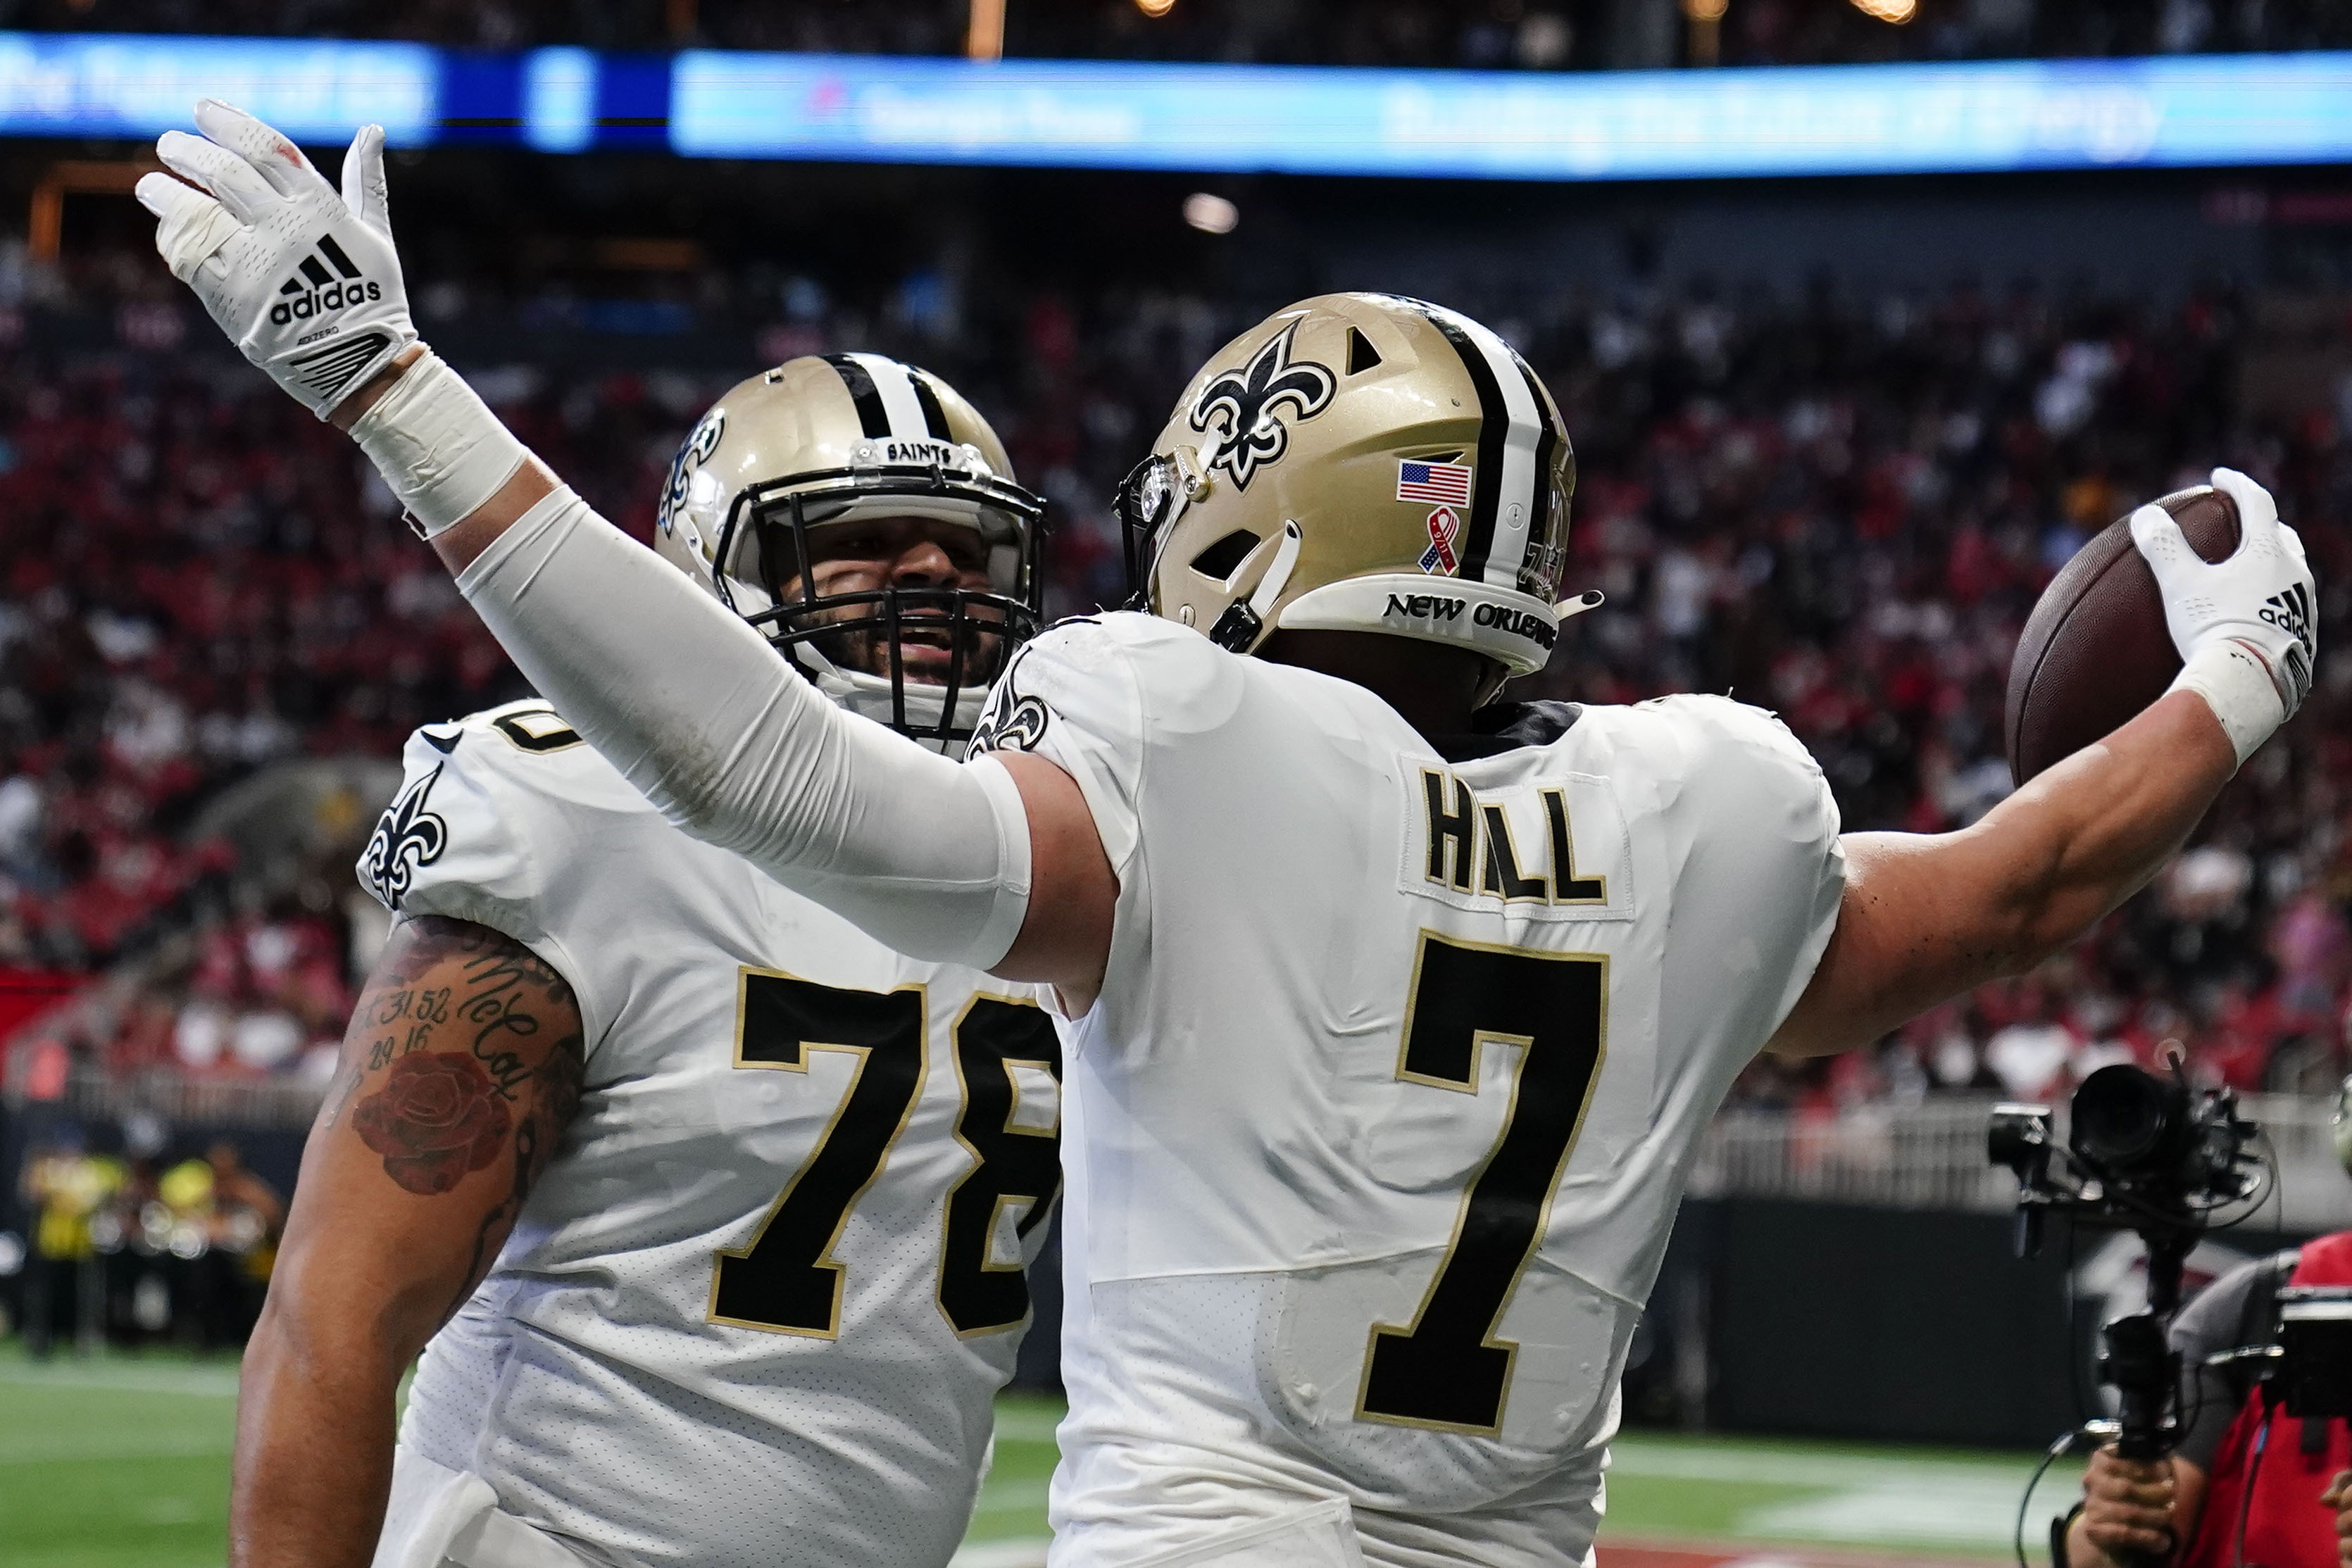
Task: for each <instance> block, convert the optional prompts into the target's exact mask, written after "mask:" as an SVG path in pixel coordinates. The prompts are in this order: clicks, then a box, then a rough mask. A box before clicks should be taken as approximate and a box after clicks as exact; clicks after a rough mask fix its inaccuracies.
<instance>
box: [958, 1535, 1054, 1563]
mask: <svg viewBox="0 0 2352 1568" xmlns="http://www.w3.org/2000/svg"><path fill="white" fill-rule="evenodd" d="M1050 1544H1051V1542H1045V1541H992V1542H988V1543H986V1544H985V1545H982V1546H967V1547H965V1548H964V1549H963V1550H962V1551H961V1552H957V1553H956V1554H955V1556H954V1557H952V1558H950V1560H949V1562H948V1568H1045V1548H1046V1547H1047V1546H1048V1545H1050Z"/></svg>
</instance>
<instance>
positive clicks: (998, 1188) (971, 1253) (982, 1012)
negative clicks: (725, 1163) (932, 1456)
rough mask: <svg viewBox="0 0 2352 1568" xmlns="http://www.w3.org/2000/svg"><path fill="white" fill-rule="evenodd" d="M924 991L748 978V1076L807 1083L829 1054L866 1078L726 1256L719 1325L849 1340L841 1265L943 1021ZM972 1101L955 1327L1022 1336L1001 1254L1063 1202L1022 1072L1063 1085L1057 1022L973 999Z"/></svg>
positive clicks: (947, 1276) (950, 1315)
mask: <svg viewBox="0 0 2352 1568" xmlns="http://www.w3.org/2000/svg"><path fill="white" fill-rule="evenodd" d="M927 1008H928V994H927V993H926V992H925V990H924V988H922V987H920V986H905V987H901V988H899V989H898V990H895V991H855V990H845V989H842V988H838V987H835V986H820V985H818V984H816V983H814V981H810V980H802V979H795V978H794V977H792V976H789V975H778V974H772V973H767V972H764V971H761V970H757V969H746V970H745V971H744V972H743V977H742V991H741V1000H740V1010H739V1013H738V1016H737V1019H736V1028H737V1047H736V1063H737V1065H738V1066H741V1067H755V1068H768V1069H772V1070H776V1069H781V1070H782V1071H787V1072H805V1071H808V1066H809V1061H810V1060H811V1059H812V1057H813V1056H814V1054H815V1053H816V1052H818V1051H844V1052H847V1053H848V1054H850V1055H852V1056H855V1057H856V1059H857V1064H856V1069H855V1071H853V1072H852V1073H851V1075H850V1081H849V1091H848V1092H847V1093H845V1095H843V1096H842V1101H841V1104H840V1106H839V1108H838V1109H836V1110H835V1112H834V1114H833V1121H832V1122H831V1124H829V1125H827V1126H826V1128H825V1130H824V1134H823V1135H821V1136H820V1137H819V1138H818V1140H817V1145H816V1149H815V1151H814V1153H813V1154H811V1155H809V1157H808V1160H807V1162H806V1163H805V1164H803V1166H801V1168H800V1169H799V1171H797V1172H796V1173H794V1175H793V1178H792V1180H791V1182H790V1183H788V1184H787V1185H786V1186H785V1187H784V1190H783V1192H782V1195H781V1196H779V1197H777V1199H776V1202H775V1205H774V1207H772V1208H770V1209H769V1210H768V1217H767V1218H766V1219H765V1220H763V1221H762V1222H761V1226H760V1229H759V1231H758V1233H757V1234H756V1235H754V1236H753V1237H752V1239H751V1246H750V1247H748V1248H746V1249H743V1250H741V1251H740V1252H737V1251H725V1252H720V1253H719V1255H718V1259H717V1261H716V1265H715V1268H714V1271H713V1275H712V1278H711V1282H710V1321H711V1322H719V1323H727V1324H730V1325H733V1326H735V1327H738V1328H756V1329H770V1330H774V1331H777V1332H780V1333H800V1334H813V1335H815V1336H818V1337H820V1338H824V1339H831V1338H833V1337H834V1336H835V1335H836V1334H838V1333H840V1332H841V1298H842V1291H843V1289H844V1279H843V1277H844V1274H845V1265H844V1264H841V1263H838V1262H836V1261H835V1260H834V1259H833V1255H832V1254H833V1249H834V1246H835V1243H836V1242H838V1241H839V1240H840V1239H841V1232H842V1229H843V1228H844V1227H845V1226H846V1225H847V1224H848V1223H849V1211H850V1209H851V1208H852V1207H855V1206H856V1202H857V1200H858V1198H859V1197H860V1196H861V1195H863V1194H864V1193H865V1191H866V1188H867V1187H869V1186H872V1185H873V1184H874V1180H875V1178H876V1177H877V1176H880V1175H881V1174H882V1167H883V1164H884V1162H885V1161H886V1160H887V1158H888V1157H889V1153H890V1146H891V1145H892V1144H894V1143H896V1142H897V1141H898V1134H900V1133H901V1132H903V1131H905V1130H906V1125H907V1122H908V1117H909V1116H910V1115H911V1114H912V1113H913V1112H914V1108H915V1102H916V1099H917V1097H918V1096H919V1094H920V1093H921V1091H922V1086H923V1079H924V1076H925V1074H926V1072H927V1071H928V1070H929V1061H928V1060H927V1058H928V1054H929V1043H928V1042H929V1039H930V1021H929V1018H928V1017H927V1016H926V1011H927ZM950 1033H951V1036H952V1038H953V1040H954V1042H955V1072H956V1076H957V1079H958V1081H959V1082H961V1085H962V1094H961V1105H960V1108H959V1110H958V1112H957V1116H956V1139H957V1141H958V1142H960V1143H961V1144H962V1145H964V1147H965V1148H966V1149H968V1150H969V1151H971V1155H972V1157H973V1160H974V1162H975V1164H974V1165H973V1167H972V1168H971V1170H969V1171H967V1172H966V1173H965V1174H964V1176H962V1178H961V1180H959V1181H958V1182H957V1183H956V1185H955V1186H954V1187H953V1188H952V1189H951V1190H950V1192H949V1194H948V1203H947V1218H946V1221H945V1223H944V1225H943V1227H942V1232H943V1233H942V1236H941V1244H940V1276H939V1303H940V1312H941V1313H942V1314H944V1315H945V1316H946V1318H947V1320H948V1322H950V1324H952V1325H953V1326H954V1328H955V1331H956V1333H958V1334H974V1333H989V1332H991V1331H992V1330H997V1329H1006V1328H1011V1327H1013V1325H1014V1324H1016V1323H1019V1322H1022V1321H1023V1320H1024V1318H1026V1317H1027V1316H1028V1315H1029V1285H1028V1281H1027V1279H1026V1277H1025V1276H1024V1273H1023V1271H1022V1270H1021V1268H1020V1267H1019V1265H1017V1264H1003V1263H996V1262H992V1261H991V1260H990V1258H989V1243H990V1239H991V1238H992V1237H993V1236H994V1235H995V1233H996V1230H997V1226H998V1217H999V1215H1000V1214H1001V1213H1002V1211H1003V1208H1004V1207H1005V1205H1007V1204H1009V1203H1021V1204H1025V1205H1026V1206H1027V1212H1025V1213H1024V1214H1023V1216H1022V1217H1021V1219H1020V1220H1019V1222H1018V1223H1017V1225H1016V1226H1015V1227H1014V1230H1015V1233H1016V1235H1017V1236H1019V1237H1021V1238H1024V1239H1025V1238H1026V1237H1027V1236H1028V1235H1029V1234H1030V1232H1031V1231H1032V1230H1034V1229H1035V1228H1036V1227H1037V1226H1039V1225H1041V1224H1043V1223H1044V1222H1045V1216H1046V1215H1047V1214H1048V1213H1049V1212H1050V1211H1051V1210H1052V1208H1053V1207H1054V1198H1055V1195H1056V1194H1057V1193H1058V1192H1059V1191H1060V1190H1061V1181H1062V1172H1061V1165H1060V1159H1059V1155H1058V1150H1057V1146H1056V1145H1057V1140H1056V1138H1055V1133H1054V1132H1053V1131H1052V1130H1051V1129H1038V1128H1031V1127H1025V1126H1021V1125H1017V1124H1014V1122H1013V1116H1014V1113H1015V1111H1016V1109H1017V1106H1018V1100H1019V1089H1018V1080H1017V1079H1016V1078H1015V1077H1014V1075H1013V1068H1014V1067H1015V1066H1026V1067H1031V1068H1035V1069H1038V1070H1041V1071H1045V1072H1049V1073H1052V1074H1053V1075H1054V1076H1055V1078H1057V1079H1058V1078H1059V1077H1060V1076H1061V1053H1060V1051H1059V1050H1058V1047H1057V1042H1056V1041H1055V1038H1054V1026H1053V1023H1052V1022H1051V1020H1049V1019H1047V1018H1046V1017H1045V1012H1044V1011H1043V1010H1042V1009H1038V1008H1036V1007H1034V1006H1031V1005H1030V1004H1028V1003H1025V1002H1013V1001H1007V1000H1005V999H1004V998H1000V997H974V998H972V999H971V1003H970V1004H969V1005H968V1006H966V1008H965V1009H964V1010H963V1014H962V1016H961V1017H960V1018H958V1019H956V1022H955V1027H954V1029H953V1030H951V1031H950Z"/></svg>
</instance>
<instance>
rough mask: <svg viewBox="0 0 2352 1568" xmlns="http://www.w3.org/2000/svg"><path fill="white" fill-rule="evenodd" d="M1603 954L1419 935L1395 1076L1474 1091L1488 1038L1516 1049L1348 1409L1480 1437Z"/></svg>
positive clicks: (1501, 1379) (1576, 1094)
mask: <svg viewBox="0 0 2352 1568" xmlns="http://www.w3.org/2000/svg"><path fill="white" fill-rule="evenodd" d="M1608 1005H1609V960H1608V958H1607V956H1604V955H1601V954H1598V953H1537V952H1529V951H1528V950H1526V949H1523V948H1516V947H1494V946H1486V945H1484V944H1480V943H1472V942H1461V941H1456V940H1454V939H1453V938H1451V937H1445V936H1439V935H1438V934H1437V933H1435V932H1433V931H1423V933H1422V934H1421V947H1420V951H1419V952H1418V953H1417V954H1416V955H1415V956H1414V959H1413V976H1412V991H1411V993H1410V996H1409V999H1408V1001H1407V1003H1406V1007H1405V1016H1404V1043H1403V1046H1402V1050H1401V1051H1399V1053H1398V1057H1397V1077H1398V1078H1399V1079H1401V1080H1402V1081H1403V1082H1407V1083H1421V1084H1426V1085H1428V1086H1430V1087H1431V1088H1434V1089H1448V1090H1452V1091H1454V1092H1455V1093H1460V1094H1475V1093H1477V1092H1478V1074H1479V1070H1480V1067H1481V1064H1482V1062H1483V1061H1484V1059H1485V1056H1486V1047H1488V1046H1490V1045H1494V1046H1510V1045H1515V1046H1517V1047H1519V1048H1520V1057H1519V1075H1518V1080H1517V1082H1515V1083H1514V1084H1513V1085H1512V1087H1511V1103H1510V1109H1509V1110H1508V1111H1507V1113H1505V1115H1504V1119H1503V1132H1502V1135H1501V1136H1500V1137H1499V1138H1497V1139H1496V1143H1495V1148H1494V1152H1493V1153H1492V1154H1490V1155H1487V1157H1486V1165H1485V1166H1482V1167H1481V1168H1480V1170H1479V1172H1478V1174H1477V1175H1476V1176H1474V1177H1472V1178H1471V1181H1470V1185H1469V1188H1468V1190H1467V1191H1466V1192H1465V1194H1464V1195H1463V1198H1462V1207H1461V1209H1460V1211H1459V1213H1458V1215H1457V1216H1456V1218H1455V1219H1454V1239H1453V1241H1452V1242H1451V1244H1450V1245H1448V1246H1447V1248H1446V1249H1445V1257H1444V1260H1442V1261H1441V1262H1440V1263H1439V1264H1438V1269H1437V1277H1436V1278H1435V1279H1434V1280H1433V1281H1431V1282H1430V1287H1429V1293H1428V1294H1427V1295H1426V1296H1424V1297H1423V1298H1422V1302H1421V1310H1420V1311H1419V1312H1415V1313H1414V1314H1413V1320H1412V1322H1411V1323H1406V1324H1398V1323H1375V1324H1374V1325H1373V1326H1372V1332H1371V1341H1370V1347H1369V1349H1368V1350H1367V1351H1366V1353H1365V1357H1364V1378H1363V1385H1362V1392H1361V1393H1360V1395H1359V1396H1358V1398H1357V1403H1356V1414H1357V1416H1359V1417H1360V1418H1361V1419H1364V1420H1368V1421H1383V1422H1389V1423H1392V1424H1395V1425H1399V1426H1408V1427H1437V1428H1440V1429H1442V1430H1444V1431H1450V1432H1475V1433H1481V1434H1487V1435H1492V1434H1494V1433H1496V1432H1499V1431H1500V1430H1501V1429H1502V1425H1503V1403H1504V1399H1505V1397H1506V1396H1507V1394H1508V1392H1509V1389H1510V1383H1511V1363H1512V1361H1513V1359H1514V1358H1515V1357H1516V1356H1517V1354H1518V1346H1517V1345H1516V1344H1514V1343H1511V1342H1509V1341H1507V1340H1505V1339H1502V1338H1499V1337H1498V1336H1497V1333H1496V1330H1497V1328H1498V1327H1499V1325H1500V1324H1501V1322H1502V1318H1503V1312H1504V1309H1505V1308H1507V1307H1508V1306H1509V1305H1510V1301H1511V1292H1512V1291H1514V1290H1515V1289H1517V1286H1518V1282H1519V1274H1520V1272H1521V1271H1522V1270H1525V1269H1526V1268H1527V1264H1528V1259H1529V1258H1530V1257H1532V1256H1534V1254H1535V1249H1536V1247H1537V1245H1538V1243H1539V1242H1540V1241H1541V1240H1542V1239H1543V1229H1544V1222H1545V1220H1546V1218H1548V1217H1549V1214H1550V1212H1551V1197H1552V1192H1553V1189H1554V1188H1556V1187H1557V1186H1559V1176H1560V1171H1561V1168H1562V1167H1563V1166H1566V1165H1567V1163H1568V1151H1569V1149H1570V1146H1572V1145H1574V1144H1575V1142H1576V1134H1577V1133H1578V1132H1579V1131H1580V1129H1581V1128H1582V1127H1583V1125H1584V1113H1585V1112H1586V1110H1587V1109H1588V1108H1590V1106H1591V1103H1592V1089H1593V1085H1594V1084H1595V1083H1596V1082H1598V1081H1599V1079H1600V1076H1601V1061H1602V1060H1603V1059H1604V1058H1605V1057H1606V1056H1607V1054H1608V1021H1607V1019H1608Z"/></svg>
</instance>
